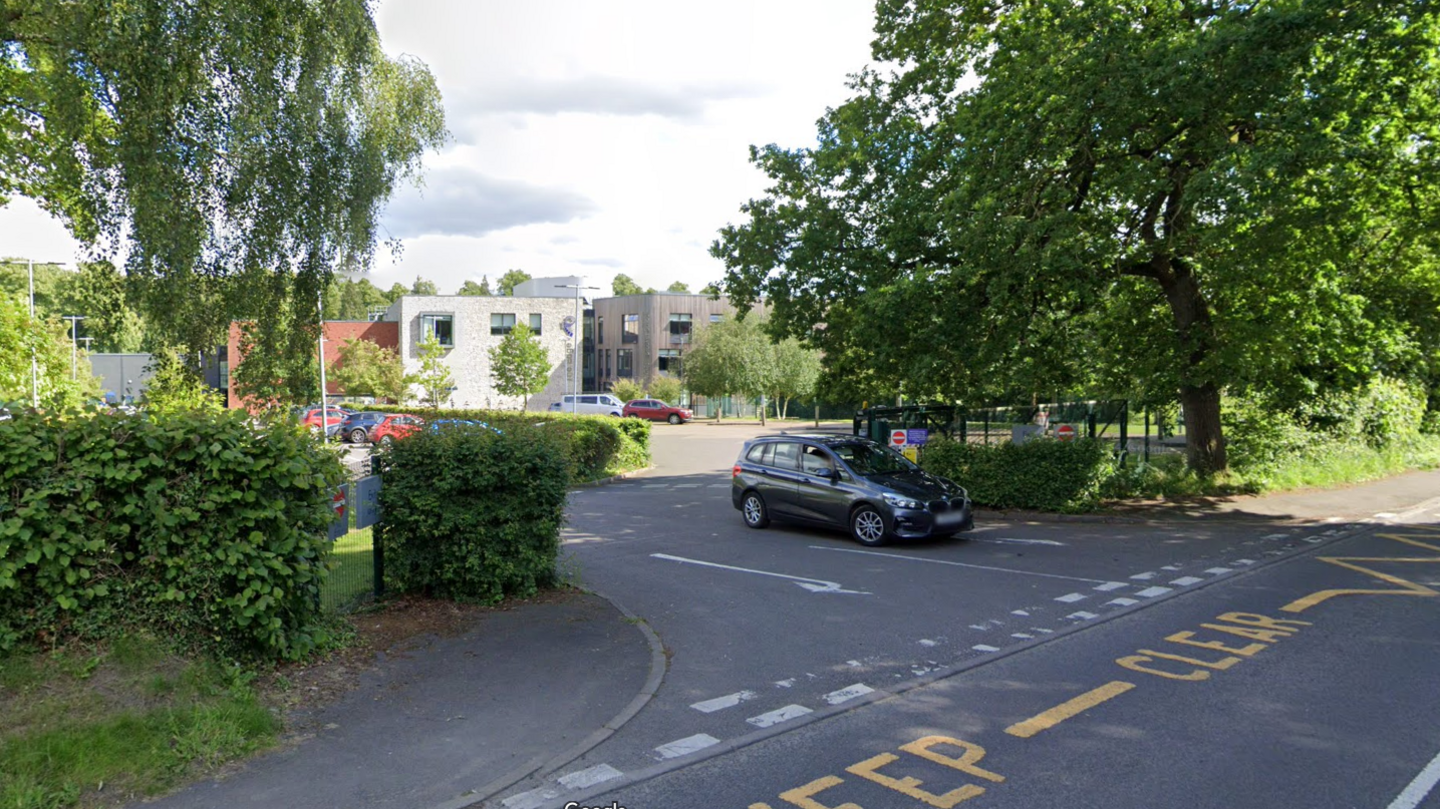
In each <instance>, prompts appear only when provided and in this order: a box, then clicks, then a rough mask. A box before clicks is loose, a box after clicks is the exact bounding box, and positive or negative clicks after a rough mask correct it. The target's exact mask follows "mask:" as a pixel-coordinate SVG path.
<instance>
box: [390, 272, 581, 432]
mask: <svg viewBox="0 0 1440 809" xmlns="http://www.w3.org/2000/svg"><path fill="white" fill-rule="evenodd" d="M582 317H583V312H582ZM385 321H387V322H388V323H392V324H395V325H397V326H398V328H399V346H400V357H401V360H402V361H403V362H404V364H405V370H406V372H407V373H418V372H419V371H420V360H421V352H420V341H421V340H422V339H424V337H425V336H427V335H434V336H435V337H436V338H437V339H438V340H439V341H440V345H441V346H442V347H443V348H444V362H445V365H446V366H447V368H448V369H449V372H450V378H451V380H452V382H453V383H454V389H453V390H452V391H451V392H450V397H449V398H448V400H447V401H446V404H450V405H453V406H455V407H480V408H496V409H517V408H519V407H520V405H521V401H522V400H521V399H520V397H515V396H502V395H501V394H500V393H498V392H497V391H496V390H495V386H494V383H493V381H492V380H491V377H490V349H491V348H494V347H495V346H497V345H499V343H500V341H501V340H502V339H504V337H505V335H507V334H509V333H510V331H511V329H513V328H514V327H515V324H516V323H524V324H526V325H528V326H529V327H530V331H531V332H533V333H535V334H536V335H537V336H538V338H539V340H540V345H542V346H544V347H545V350H546V351H547V352H548V353H549V355H550V363H551V366H552V367H551V371H550V380H549V382H548V383H547V384H546V386H545V389H544V390H543V391H541V392H540V393H539V394H536V395H535V396H532V397H531V398H530V402H529V409H531V410H545V409H546V408H548V407H549V406H550V403H551V402H558V401H560V397H561V396H562V395H564V394H565V392H566V391H569V390H573V388H574V382H573V376H572V374H573V369H574V367H575V360H574V357H575V350H576V345H575V341H576V340H577V339H579V334H580V325H581V324H578V323H576V321H575V302H574V300H573V291H572V296H571V298H570V299H566V298H563V297H519V296H509V295H506V296H490V297H486V296H477V295H406V296H404V297H402V298H400V299H399V300H397V301H396V302H395V303H393V304H391V305H390V308H389V309H387V310H386V311H385ZM417 394H418V390H417Z"/></svg>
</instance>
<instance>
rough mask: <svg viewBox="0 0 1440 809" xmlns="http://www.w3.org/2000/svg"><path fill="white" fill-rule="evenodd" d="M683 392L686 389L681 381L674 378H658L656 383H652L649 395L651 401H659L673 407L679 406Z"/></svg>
mask: <svg viewBox="0 0 1440 809" xmlns="http://www.w3.org/2000/svg"><path fill="white" fill-rule="evenodd" d="M683 392H684V388H683V387H682V386H681V385H680V380H678V379H676V378H674V377H672V376H657V377H655V381H654V382H651V383H650V391H649V394H648V395H649V396H650V398H651V399H659V400H660V401H662V402H664V403H665V404H671V405H673V404H679V402H680V394H682V393H683Z"/></svg>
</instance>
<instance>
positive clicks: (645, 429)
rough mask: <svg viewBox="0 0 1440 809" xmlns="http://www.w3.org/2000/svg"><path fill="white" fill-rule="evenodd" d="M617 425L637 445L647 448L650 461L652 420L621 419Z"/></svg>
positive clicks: (647, 458) (646, 451)
mask: <svg viewBox="0 0 1440 809" xmlns="http://www.w3.org/2000/svg"><path fill="white" fill-rule="evenodd" d="M615 426H616V427H618V428H620V433H621V434H622V435H624V436H625V437H626V438H629V439H630V440H631V441H634V442H635V444H636V446H638V447H640V448H641V449H643V450H645V453H646V461H647V462H648V460H649V453H650V422H649V421H648V420H647V419H620V421H619V422H617V423H616V424H615Z"/></svg>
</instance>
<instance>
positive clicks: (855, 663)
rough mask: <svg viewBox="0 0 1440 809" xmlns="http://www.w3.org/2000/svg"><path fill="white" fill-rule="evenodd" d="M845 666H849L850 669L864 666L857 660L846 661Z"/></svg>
mask: <svg viewBox="0 0 1440 809" xmlns="http://www.w3.org/2000/svg"><path fill="white" fill-rule="evenodd" d="M845 665H847V666H849V667H850V668H852V669H858V668H861V667H863V666H864V665H865V664H864V663H861V662H860V661H859V660H846V661H845Z"/></svg>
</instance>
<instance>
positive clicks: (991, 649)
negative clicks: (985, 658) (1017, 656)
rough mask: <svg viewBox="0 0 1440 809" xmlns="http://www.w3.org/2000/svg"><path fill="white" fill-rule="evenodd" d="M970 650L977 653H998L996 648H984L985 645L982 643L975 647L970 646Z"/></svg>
mask: <svg viewBox="0 0 1440 809" xmlns="http://www.w3.org/2000/svg"><path fill="white" fill-rule="evenodd" d="M970 648H971V649H974V650H975V651H977V652H998V651H1000V650H999V649H998V648H996V647H994V646H986V645H985V644H983V643H981V644H977V645H975V646H971V647H970Z"/></svg>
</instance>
